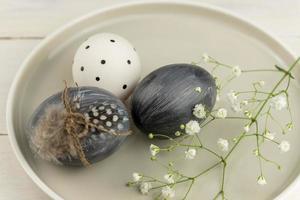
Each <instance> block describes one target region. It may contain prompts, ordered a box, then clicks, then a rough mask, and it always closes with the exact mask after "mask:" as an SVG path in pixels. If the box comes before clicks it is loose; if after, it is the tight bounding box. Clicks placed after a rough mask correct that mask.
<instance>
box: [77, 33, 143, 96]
mask: <svg viewBox="0 0 300 200" xmlns="http://www.w3.org/2000/svg"><path fill="white" fill-rule="evenodd" d="M72 70H73V79H74V81H75V82H76V83H78V85H79V86H95V87H99V88H103V89H106V90H108V91H110V92H112V93H113V94H114V95H116V96H117V97H119V98H121V99H126V98H127V97H128V96H129V95H130V93H131V92H132V90H133V89H134V88H135V86H136V83H137V82H138V80H139V79H140V74H141V64H140V59H139V56H138V54H137V52H136V49H135V48H134V47H133V46H132V44H130V42H129V41H127V40H126V39H125V38H123V37H121V36H118V35H116V34H112V33H101V34H96V35H93V36H91V37H90V38H88V39H87V40H86V41H85V42H83V44H81V45H80V47H79V48H78V50H77V52H76V54H75V57H74V62H73V68H72Z"/></svg>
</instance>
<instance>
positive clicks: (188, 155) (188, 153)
mask: <svg viewBox="0 0 300 200" xmlns="http://www.w3.org/2000/svg"><path fill="white" fill-rule="evenodd" d="M196 154H197V151H196V149H193V148H190V149H188V150H187V151H185V158H186V159H188V160H193V159H194V158H195V156H196Z"/></svg>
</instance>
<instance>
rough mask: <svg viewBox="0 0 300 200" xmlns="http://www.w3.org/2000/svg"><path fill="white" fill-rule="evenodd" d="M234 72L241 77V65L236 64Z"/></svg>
mask: <svg viewBox="0 0 300 200" xmlns="http://www.w3.org/2000/svg"><path fill="white" fill-rule="evenodd" d="M232 73H233V75H234V76H235V77H239V76H240V75H241V74H242V70H241V68H240V67H239V66H234V67H233V68H232Z"/></svg>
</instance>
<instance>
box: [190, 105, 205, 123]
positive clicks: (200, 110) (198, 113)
mask: <svg viewBox="0 0 300 200" xmlns="http://www.w3.org/2000/svg"><path fill="white" fill-rule="evenodd" d="M193 115H195V117H197V118H199V119H203V118H205V117H206V111H205V107H204V106H203V105H202V104H197V105H195V107H194V109H193Z"/></svg>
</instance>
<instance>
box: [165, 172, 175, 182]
mask: <svg viewBox="0 0 300 200" xmlns="http://www.w3.org/2000/svg"><path fill="white" fill-rule="evenodd" d="M164 179H165V180H166V181H167V183H169V184H173V183H175V180H174V175H173V174H166V175H164Z"/></svg>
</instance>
